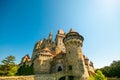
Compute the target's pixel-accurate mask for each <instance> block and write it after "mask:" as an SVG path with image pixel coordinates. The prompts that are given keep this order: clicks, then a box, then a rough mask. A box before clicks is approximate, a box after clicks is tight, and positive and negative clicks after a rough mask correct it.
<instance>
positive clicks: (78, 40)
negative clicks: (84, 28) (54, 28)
mask: <svg viewBox="0 0 120 80" xmlns="http://www.w3.org/2000/svg"><path fill="white" fill-rule="evenodd" d="M83 40H84V38H83V36H81V35H80V34H79V33H77V32H75V31H74V30H73V29H71V30H70V31H69V33H68V34H67V35H66V36H65V38H64V40H63V42H64V44H65V45H70V44H71V43H72V44H71V45H73V44H75V45H78V46H81V47H82V44H83Z"/></svg>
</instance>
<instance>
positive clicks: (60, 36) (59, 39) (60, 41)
mask: <svg viewBox="0 0 120 80" xmlns="http://www.w3.org/2000/svg"><path fill="white" fill-rule="evenodd" d="M64 37H65V32H64V31H63V30H62V29H60V30H58V33H57V35H56V38H55V43H56V45H57V47H58V48H60V49H61V50H62V51H63V52H65V46H64V44H63V39H64Z"/></svg>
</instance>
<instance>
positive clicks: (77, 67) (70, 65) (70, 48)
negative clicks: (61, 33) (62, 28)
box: [63, 29, 89, 80]
mask: <svg viewBox="0 0 120 80" xmlns="http://www.w3.org/2000/svg"><path fill="white" fill-rule="evenodd" d="M83 40H84V38H83V36H82V35H80V34H79V33H77V32H75V31H74V30H73V29H70V31H69V33H68V34H66V36H65V38H64V40H63V42H64V44H65V47H66V61H65V62H66V80H67V79H68V80H69V79H71V78H74V79H75V80H82V79H83V80H87V79H88V77H89V74H88V71H87V69H86V68H85V63H84V58H83V53H82V45H83Z"/></svg>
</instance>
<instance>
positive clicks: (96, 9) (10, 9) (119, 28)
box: [0, 0, 120, 68]
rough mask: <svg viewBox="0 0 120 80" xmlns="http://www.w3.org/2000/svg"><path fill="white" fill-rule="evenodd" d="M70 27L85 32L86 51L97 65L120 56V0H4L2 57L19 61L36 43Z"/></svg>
mask: <svg viewBox="0 0 120 80" xmlns="http://www.w3.org/2000/svg"><path fill="white" fill-rule="evenodd" d="M70 28H73V29H74V30H75V31H77V32H79V33H80V34H81V35H83V36H84V38H85V40H84V43H83V53H84V54H85V55H87V56H88V58H89V59H90V60H92V61H93V63H94V66H95V68H100V67H103V66H106V65H110V63H112V61H113V60H120V0H0V61H1V60H2V59H4V58H5V57H6V56H8V55H14V56H15V57H16V63H19V62H20V60H21V58H22V57H23V56H24V55H26V54H29V55H30V56H31V55H32V50H33V47H34V44H35V43H36V42H37V41H38V40H41V39H43V38H44V37H48V34H49V33H50V31H52V33H53V36H54V38H55V35H56V33H57V30H58V29H63V30H64V31H65V32H68V31H69V29H70Z"/></svg>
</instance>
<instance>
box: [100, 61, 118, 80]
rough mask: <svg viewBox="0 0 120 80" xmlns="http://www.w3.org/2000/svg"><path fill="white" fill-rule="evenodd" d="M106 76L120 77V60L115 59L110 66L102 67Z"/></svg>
mask: <svg viewBox="0 0 120 80" xmlns="http://www.w3.org/2000/svg"><path fill="white" fill-rule="evenodd" d="M100 70H101V71H102V72H103V74H104V75H105V76H106V77H118V78H120V60H118V61H113V62H112V64H111V65H110V66H105V67H104V68H101V69H100Z"/></svg>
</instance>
